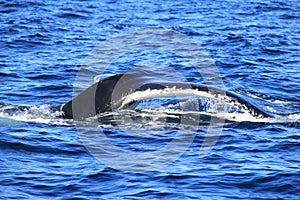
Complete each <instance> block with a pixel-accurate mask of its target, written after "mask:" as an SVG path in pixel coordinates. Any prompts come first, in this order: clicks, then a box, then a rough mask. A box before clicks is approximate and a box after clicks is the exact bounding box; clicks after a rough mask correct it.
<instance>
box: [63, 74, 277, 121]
mask: <svg viewBox="0 0 300 200" xmlns="http://www.w3.org/2000/svg"><path fill="white" fill-rule="evenodd" d="M170 96H175V97H176V96H199V97H206V98H211V99H217V100H218V101H221V102H224V103H225V104H228V105H231V106H233V107H235V108H237V109H238V110H241V111H246V112H248V113H250V114H251V115H253V116H255V117H259V118H269V117H274V116H273V115H272V114H271V113H269V112H267V111H266V110H264V109H263V108H262V107H260V106H259V105H257V104H255V103H254V102H253V101H252V100H251V99H250V98H249V97H247V96H245V95H241V94H237V93H235V92H232V91H227V90H226V91H224V90H222V89H219V88H216V87H209V86H207V85H204V84H195V83H186V82H170V81H165V80H160V79H157V78H154V77H148V76H141V75H134V74H118V75H113V76H110V77H107V78H104V79H102V80H99V81H97V82H96V83H94V84H93V85H91V86H90V87H88V88H87V89H85V90H84V91H82V92H81V93H79V94H78V95H77V96H76V97H74V98H73V99H71V100H70V101H68V102H67V103H65V104H63V105H62V106H61V111H62V113H63V114H62V117H63V118H68V119H86V118H89V117H94V116H97V115H98V114H100V113H104V112H110V111H115V110H120V109H128V108H130V109H132V108H135V106H136V105H138V103H139V102H140V101H142V100H145V99H150V98H159V97H170Z"/></svg>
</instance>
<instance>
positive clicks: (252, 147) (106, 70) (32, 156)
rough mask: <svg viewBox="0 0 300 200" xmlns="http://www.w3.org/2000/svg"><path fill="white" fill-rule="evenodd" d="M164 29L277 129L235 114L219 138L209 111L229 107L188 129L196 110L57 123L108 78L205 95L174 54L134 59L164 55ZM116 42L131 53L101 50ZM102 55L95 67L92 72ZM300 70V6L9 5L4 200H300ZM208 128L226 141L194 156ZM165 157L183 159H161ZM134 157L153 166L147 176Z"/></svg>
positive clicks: (276, 0) (1, 163)
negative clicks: (196, 50) (68, 106)
mask: <svg viewBox="0 0 300 200" xmlns="http://www.w3.org/2000/svg"><path fill="white" fill-rule="evenodd" d="M158 29H159V30H168V31H169V36H170V38H171V37H173V36H174V34H175V36H176V34H177V33H178V36H180V37H181V39H182V38H189V39H191V41H194V42H196V43H197V44H199V45H200V46H201V47H202V48H203V51H205V52H206V53H207V55H209V57H210V61H213V62H214V63H215V65H212V66H211V68H209V69H213V68H214V69H217V71H218V74H215V77H214V76H212V75H211V74H210V75H209V80H214V79H217V80H219V81H220V80H221V81H222V84H223V86H224V88H225V89H226V90H228V91H232V92H235V93H237V94H240V95H244V96H246V97H247V98H248V99H250V100H251V102H253V103H254V104H255V105H257V106H260V107H261V108H263V109H264V110H266V111H268V112H270V113H272V114H273V115H274V116H275V117H274V118H259V117H255V116H251V115H250V114H246V115H242V114H241V113H239V112H233V113H232V112H231V113H229V114H230V115H231V116H232V115H234V117H232V118H228V117H226V116H223V117H222V116H221V117H220V116H218V117H217V118H218V119H220V118H221V121H222V120H223V121H222V123H217V124H216V125H213V124H212V123H211V121H213V120H212V119H213V118H215V116H212V114H211V113H210V112H209V111H210V109H211V107H213V106H214V105H215V104H220V102H217V103H216V102H215V101H213V100H209V99H206V100H203V99H202V100H201V99H200V100H201V102H202V103H201V109H202V110H201V112H199V113H198V114H200V119H201V120H199V121H196V123H194V122H193V123H190V120H186V121H182V120H181V119H182V118H184V117H182V115H189V116H190V117H191V116H194V113H195V112H194V107H193V108H191V106H190V105H194V103H192V104H191V103H190V101H192V99H191V98H189V97H187V98H186V99H185V100H182V102H181V103H179V104H178V100H176V99H172V98H169V99H168V98H165V99H159V98H157V99H154V100H153V101H148V102H147V101H145V102H143V104H141V105H140V106H139V107H138V108H139V109H138V110H132V111H131V110H123V111H120V112H117V111H116V112H112V113H105V114H103V115H101V116H99V118H97V119H95V118H93V119H87V120H82V121H80V120H79V121H77V120H72V119H63V118H61V117H60V116H61V114H62V113H61V112H60V107H61V105H63V104H64V103H66V102H68V101H69V100H71V99H72V97H73V96H75V95H76V94H77V93H78V91H82V90H83V89H85V88H87V87H88V86H89V85H91V84H92V83H93V82H94V79H96V80H97V78H99V76H103V77H108V76H111V75H115V74H120V73H127V72H135V73H137V72H138V73H141V72H144V73H145V74H147V75H148V76H151V75H152V76H156V77H159V78H162V79H164V77H165V79H170V80H172V81H174V80H175V81H176V80H177V81H181V80H185V81H189V82H193V83H202V84H203V83H205V77H202V76H201V75H203V74H205V72H206V70H207V68H197V69H195V66H192V65H191V63H189V62H188V60H187V59H183V58H182V57H180V56H178V55H177V56H175V55H174V52H170V51H168V48H163V49H155V44H154V45H153V46H152V47H153V48H145V49H131V48H129V47H132V46H130V45H129V44H131V43H132V42H134V41H135V40H138V41H137V43H138V44H139V45H141V44H143V45H144V46H147V45H145V44H147V42H149V41H151V42H154V43H155V41H156V40H155V39H153V38H155V37H156V36H157V35H156V36H155V34H157V33H156V32H155V30H158ZM133 30H139V31H141V30H142V32H143V30H145V31H144V32H143V33H146V34H147V36H148V37H139V36H140V34H136V35H134V34H133V33H134V32H132V31H133ZM151 30H153V32H152V31H151ZM158 35H159V34H158ZM120 36H121V37H120ZM165 36H167V37H168V35H164V37H165ZM111 38H112V39H111ZM116 38H123V42H125V43H126V41H127V42H128V45H129V46H126V45H125V46H122V45H121V46H118V44H119V43H113V42H112V43H111V44H112V45H107V44H108V43H107V42H106V43H105V44H106V45H107V46H105V45H103V44H104V43H103V42H105V41H115V40H116ZM149 38H150V39H149ZM161 39H162V38H160V37H159V36H157V41H158V42H160V41H164V40H161ZM181 39H178V38H177V40H176V38H175V39H174V40H173V42H174V44H177V43H176V42H178V41H179V42H180V41H181V42H182V41H185V40H181ZM171 42H172V40H171ZM164 45H169V46H170V45H171V46H172V43H166V44H164ZM175 46H176V45H175ZM192 46H193V45H192ZM126 47H128V49H127V52H126V51H124V52H122V53H123V54H122V55H121V54H120V56H119V57H117V58H115V59H112V60H110V63H108V64H109V65H103V64H107V63H101V61H102V60H101V59H102V58H103V60H104V59H108V58H112V57H113V55H114V54H115V53H116V52H119V51H118V50H120V49H122V48H123V50H124V49H125V50H126ZM148 47H149V46H148ZM190 47H191V46H189V44H187V46H186V48H187V49H189V48H190ZM193 47H194V46H193ZM97 48H100V49H101V48H102V53H101V51H100V53H98V54H97V51H95V49H97ZM103 49H104V50H106V51H105V53H103V52H104V51H103ZM173 49H174V46H173ZM180 49H181V50H180ZM179 50H180V51H181V52H183V51H184V50H185V49H182V48H179V47H178V49H176V48H175V54H176V52H178V51H179ZM191 52H192V50H191ZM95 54H96V55H97V59H98V60H97V62H99V63H98V64H99V65H93V66H92V67H89V65H87V64H86V63H87V60H88V59H89V58H91V56H93V55H95ZM110 56H111V57H110ZM299 58H300V2H299V1H298V0H264V1H262V0H215V1H211V0H178V1H174V0H157V1H149V0H141V1H140V0H136V1H133V0H103V1H102V0H101V1H100V0H99V1H96V0H91V1H79V0H74V1H71V0H67V1H49V0H48V1H47V0H46V1H45V0H43V1H42V0H31V1H28V0H25V1H23V0H11V1H8V0H7V1H5V0H4V1H3V0H0V83H1V90H0V199H181V200H182V199H218V200H220V199H289V200H290V199H299V198H300V125H299V122H300V60H299ZM206 64H207V63H206ZM103 66H106V67H103ZM201 70H203V71H201ZM183 98H184V97H183ZM200 100H199V99H197V100H196V102H199V101H200ZM170 102H171V103H172V104H173V105H170V104H171V103H170ZM194 102H195V101H194ZM167 104H168V105H167ZM174 105H175V106H174ZM176 105H177V107H176ZM178 105H180V106H178ZM183 108H184V109H183ZM191 113H193V114H191ZM212 113H213V112H212ZM233 119H235V120H233ZM218 122H219V121H218ZM210 125H211V126H210ZM209 127H210V128H211V129H212V130H219V131H220V130H221V131H220V132H219V135H218V134H217V137H213V136H211V138H214V141H212V145H211V147H213V148H212V149H210V151H209V152H207V154H206V155H204V156H199V155H200V153H201V152H200V151H201V150H200V147H201V145H202V144H203V143H204V142H205V141H206V140H205V138H206V139H208V140H209V138H207V137H206V136H207V135H208V133H209V132H213V131H211V129H209ZM82 133H84V134H82ZM86 133H95V135H93V134H90V135H89V134H86ZM100 133H101V134H102V133H104V134H102V135H101V137H102V139H103V140H99V138H97V137H98V136H97V135H99V134H100ZM186 136H188V137H189V138H191V141H190V143H186V142H187V140H185V139H184V138H185V137H186ZM190 136H192V137H190ZM101 137H100V139H101ZM173 138H176V141H175V140H172V139H173ZM104 139H105V140H104ZM102 141H103V142H102ZM108 141H110V143H109V142H108ZM89 142H91V144H92V145H95V146H93V147H91V145H89ZM93 142H94V143H93ZM214 142H215V144H214ZM170 143H172V144H173V146H172V147H174V146H175V148H176V149H177V150H180V151H182V152H179V154H178V155H177V154H176V155H175V154H172V151H171V153H170V152H168V151H167V153H166V152H164V153H166V155H164V154H159V155H156V154H155V153H156V152H157V151H159V149H162V148H163V147H165V146H166V145H168V144H170ZM106 144H110V145H112V146H114V147H119V148H120V149H123V151H122V152H123V154H118V151H115V149H113V150H111V149H110V148H105V147H110V146H106ZM174 144H175V145H174ZM186 144H187V145H186ZM184 145H186V146H185V147H183V146H184ZM97 146H99V148H100V147H101V148H102V150H103V152H102V153H101V152H100V153H99V151H97V150H95V149H97ZM177 147H178V148H177ZM181 147H182V148H181ZM101 148H100V150H101ZM95 151H96V153H95ZM104 151H105V152H104ZM110 151H115V152H113V154H109V155H110V157H105V154H106V153H111V152H110ZM124 152H125V154H124ZM175 152H176V151H175ZM97 153H98V154H97ZM147 153H148V154H147ZM126 154H127V155H128V156H126ZM111 155H114V156H111ZM139 155H152V157H151V156H150V157H149V159H147V157H145V158H146V159H145V163H138V161H137V160H138V158H139ZM155 155H156V156H157V157H155ZM103 156H104V157H103ZM170 156H171V157H172V156H173V157H174V156H175V158H171V161H170V162H166V160H164V158H166V159H167V161H169V160H168V158H169V157H170ZM176 156H177V157H176ZM156 158H157V159H156ZM146 160H147V161H146ZM139 161H140V160H139ZM135 164H136V165H135ZM144 164H145V166H144Z"/></svg>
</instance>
